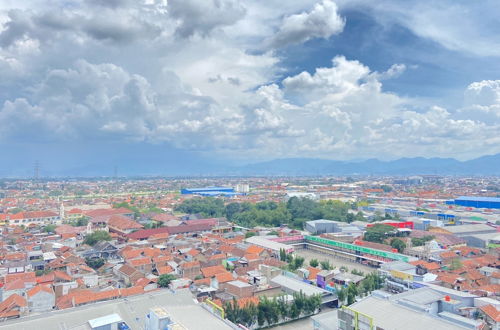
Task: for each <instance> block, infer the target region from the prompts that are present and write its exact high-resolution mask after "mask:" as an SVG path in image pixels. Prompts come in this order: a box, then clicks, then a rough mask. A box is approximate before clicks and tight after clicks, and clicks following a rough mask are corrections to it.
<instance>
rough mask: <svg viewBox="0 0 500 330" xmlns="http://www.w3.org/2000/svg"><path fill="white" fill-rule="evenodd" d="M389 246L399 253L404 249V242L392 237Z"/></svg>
mask: <svg viewBox="0 0 500 330" xmlns="http://www.w3.org/2000/svg"><path fill="white" fill-rule="evenodd" d="M391 246H392V248H393V249H397V250H398V252H399V253H402V252H403V251H404V250H405V249H406V244H405V242H403V240H401V239H399V238H393V239H392V240H391Z"/></svg>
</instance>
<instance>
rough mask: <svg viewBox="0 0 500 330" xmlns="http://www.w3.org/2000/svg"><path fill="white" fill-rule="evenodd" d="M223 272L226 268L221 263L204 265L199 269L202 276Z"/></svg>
mask: <svg viewBox="0 0 500 330" xmlns="http://www.w3.org/2000/svg"><path fill="white" fill-rule="evenodd" d="M225 272H227V270H226V269H225V268H224V266H222V265H217V266H212V267H205V268H202V269H201V273H202V274H203V276H204V277H212V276H214V275H216V274H220V273H225Z"/></svg>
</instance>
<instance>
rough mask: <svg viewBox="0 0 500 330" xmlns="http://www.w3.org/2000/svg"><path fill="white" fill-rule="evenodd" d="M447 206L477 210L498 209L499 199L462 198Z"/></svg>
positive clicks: (449, 202)
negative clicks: (453, 205) (452, 205)
mask: <svg viewBox="0 0 500 330" xmlns="http://www.w3.org/2000/svg"><path fill="white" fill-rule="evenodd" d="M447 204H455V205H459V206H464V207H475V208H479V209H500V198H497V197H473V196H472V197H471V196H462V197H459V198H457V199H455V200H454V201H448V202H447Z"/></svg>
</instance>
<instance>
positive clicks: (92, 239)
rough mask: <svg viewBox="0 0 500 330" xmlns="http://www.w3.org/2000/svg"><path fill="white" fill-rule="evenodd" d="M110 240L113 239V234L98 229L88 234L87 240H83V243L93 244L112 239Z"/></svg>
mask: <svg viewBox="0 0 500 330" xmlns="http://www.w3.org/2000/svg"><path fill="white" fill-rule="evenodd" d="M110 240H111V236H110V235H109V233H107V232H105V231H103V230H97V231H95V232H93V233H92V234H90V235H87V237H85V240H84V241H83V243H85V244H88V245H91V246H93V245H95V244H96V243H97V242H101V241H110Z"/></svg>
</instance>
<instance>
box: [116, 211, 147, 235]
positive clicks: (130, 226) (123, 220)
mask: <svg viewBox="0 0 500 330" xmlns="http://www.w3.org/2000/svg"><path fill="white" fill-rule="evenodd" d="M108 227H109V231H110V232H112V233H117V234H120V235H127V234H131V233H132V232H133V231H135V230H138V229H142V228H144V226H142V225H141V224H139V223H137V222H135V221H133V220H131V219H130V218H128V217H126V216H124V215H119V214H115V215H112V216H111V217H110V218H109V220H108Z"/></svg>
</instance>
